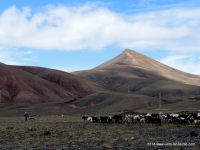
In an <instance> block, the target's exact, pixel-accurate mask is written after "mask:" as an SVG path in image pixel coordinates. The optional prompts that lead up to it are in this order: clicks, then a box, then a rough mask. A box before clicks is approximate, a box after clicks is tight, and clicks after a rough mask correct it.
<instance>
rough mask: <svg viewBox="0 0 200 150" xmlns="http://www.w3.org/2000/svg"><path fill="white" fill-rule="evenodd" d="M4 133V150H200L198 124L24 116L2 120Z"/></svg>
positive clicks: (1, 138)
mask: <svg viewBox="0 0 200 150" xmlns="http://www.w3.org/2000/svg"><path fill="white" fill-rule="evenodd" d="M192 131H194V132H195V133H197V134H196V135H194V136H193V134H191V132H192ZM0 132H1V134H0V149H46V150H47V149H63V150H64V149H69V150H70V149H72V150H77V149H85V150H88V149H91V150H93V149H97V150H98V149H138V150H146V149H166V150H170V149H177V150H178V149H183V150H188V149H191V150H195V149H196V150H198V149H200V135H199V134H200V128H199V127H195V126H194V125H189V126H182V125H179V126H177V125H173V124H162V126H155V125H154V126H152V125H150V124H145V125H139V124H115V123H114V124H102V123H87V122H84V121H83V120H82V118H81V116H60V115H59V116H34V120H33V121H30V120H28V121H26V122H25V121H24V117H23V116H22V117H1V118H0Z"/></svg>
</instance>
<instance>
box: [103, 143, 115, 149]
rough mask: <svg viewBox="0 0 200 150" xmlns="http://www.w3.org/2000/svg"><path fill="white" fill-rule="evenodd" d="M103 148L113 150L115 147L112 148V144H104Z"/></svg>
mask: <svg viewBox="0 0 200 150" xmlns="http://www.w3.org/2000/svg"><path fill="white" fill-rule="evenodd" d="M102 148H103V149H107V148H108V149H111V148H113V146H112V144H110V143H104V144H103V145H102Z"/></svg>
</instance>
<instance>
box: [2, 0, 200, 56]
mask: <svg viewBox="0 0 200 150" xmlns="http://www.w3.org/2000/svg"><path fill="white" fill-rule="evenodd" d="M199 41H200V9H199V8H188V9H167V10H160V11H152V12H146V13H138V14H134V15H129V16H128V15H125V14H118V13H115V12H112V11H110V10H108V9H107V8H105V7H98V6H97V5H96V3H87V4H85V5H83V6H79V7H65V6H62V5H60V6H57V7H55V6H48V7H46V10H45V11H43V12H42V11H41V12H37V13H34V14H31V10H30V8H28V7H25V8H23V9H22V10H19V9H18V8H16V7H15V6H12V7H10V8H8V9H7V10H5V11H4V12H3V13H2V14H1V16H0V43H1V44H5V45H9V46H15V47H27V48H33V49H46V50H52V49H54V50H66V51H69V50H80V49H92V50H99V49H102V48H104V47H105V46H109V45H117V46H120V47H122V48H127V47H128V48H131V49H135V50H169V51H186V52H188V51H199V50H200V49H199V47H200V42H199Z"/></svg>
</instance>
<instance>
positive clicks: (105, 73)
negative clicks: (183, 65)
mask: <svg viewBox="0 0 200 150" xmlns="http://www.w3.org/2000/svg"><path fill="white" fill-rule="evenodd" d="M73 74H74V75H77V76H80V77H83V78H86V79H89V80H91V81H93V82H96V83H98V84H101V85H103V86H106V87H109V88H112V89H116V90H119V91H122V92H127V91H129V92H130V94H139V95H145V96H149V97H158V95H159V93H161V95H162V98H163V103H166V104H167V103H174V102H180V101H185V100H190V99H192V98H193V99H195V98H196V99H199V98H200V87H199V86H200V76H198V75H192V74H189V73H185V72H182V71H180V70H177V69H175V68H172V67H169V66H167V65H164V64H162V63H160V62H158V61H156V60H154V59H151V58H149V57H147V56H144V55H142V54H140V53H137V52H135V51H132V50H129V49H126V50H124V51H123V52H122V53H121V54H119V55H118V56H116V57H115V58H113V59H111V60H109V61H107V62H105V63H103V64H101V65H99V66H97V67H95V68H93V69H91V70H85V71H77V72H73Z"/></svg>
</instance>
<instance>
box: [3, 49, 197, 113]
mask: <svg viewBox="0 0 200 150" xmlns="http://www.w3.org/2000/svg"><path fill="white" fill-rule="evenodd" d="M0 75H1V76H0V100H1V101H0V107H1V109H0V113H1V115H4V116H7V115H8V114H11V115H12V114H19V115H20V114H22V113H24V110H25V109H28V110H29V112H31V113H32V114H36V113H38V112H39V113H40V114H45V115H47V114H48V115H50V114H52V113H53V114H74V113H78V114H80V113H100V114H102V113H103V114H105V113H111V112H119V111H125V110H134V111H137V110H140V111H145V110H151V111H153V110H155V109H156V108H158V105H159V94H161V103H162V108H165V109H166V110H169V109H171V111H172V109H173V111H175V110H180V111H183V109H184V110H199V106H200V76H198V75H192V74H189V73H185V72H182V71H180V70H177V69H175V68H172V67H169V66H167V65H165V64H162V63H160V62H158V61H156V60H154V59H151V58H149V57H147V56H144V55H142V54H140V53H137V52H135V51H132V50H129V49H126V50H124V51H123V52H122V53H121V54H119V55H118V56H116V57H115V58H113V59H111V60H109V61H107V62H105V63H103V64H101V65H99V66H97V67H95V68H93V69H90V70H84V71H77V72H72V73H67V72H63V71H59V70H54V69H48V68H42V67H30V66H10V65H5V64H2V63H0ZM2 104H3V107H2ZM10 105H12V106H10ZM5 106H9V107H5Z"/></svg>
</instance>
